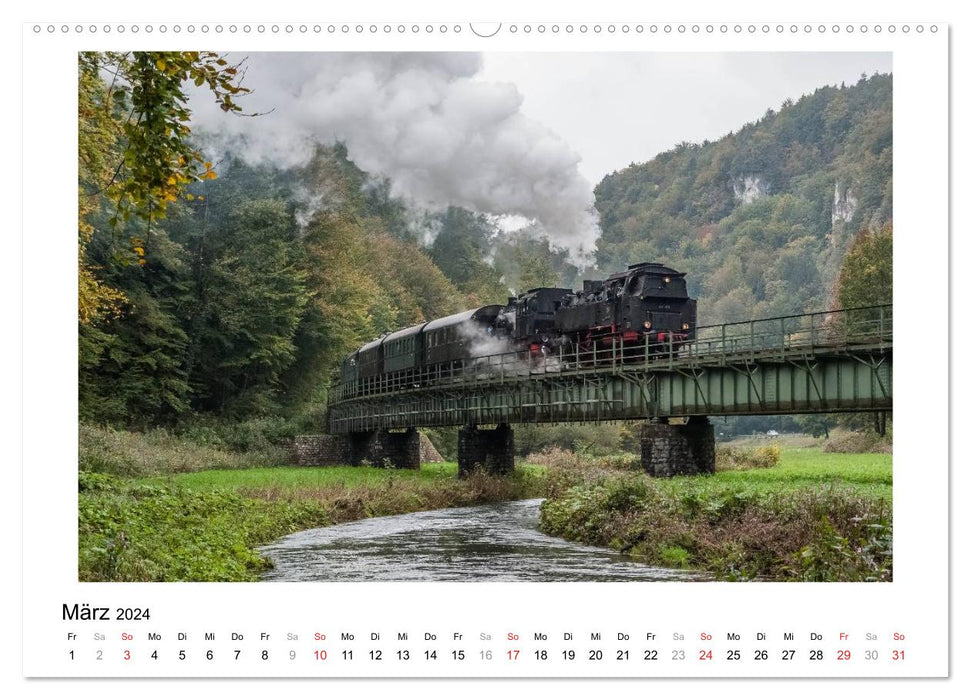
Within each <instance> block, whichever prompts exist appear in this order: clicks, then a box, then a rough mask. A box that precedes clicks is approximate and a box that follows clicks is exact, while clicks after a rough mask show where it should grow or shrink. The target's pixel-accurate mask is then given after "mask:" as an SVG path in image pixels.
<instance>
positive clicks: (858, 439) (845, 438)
mask: <svg viewBox="0 0 971 700" xmlns="http://www.w3.org/2000/svg"><path fill="white" fill-rule="evenodd" d="M823 452H837V453H843V454H865V453H880V454H890V453H892V452H893V441H892V440H891V439H890V438H889V437H881V436H880V435H877V433H876V432H874V431H872V430H866V431H861V432H838V433H836V432H834V433H833V434H832V436H831V437H830V439H829V440H827V441H826V442H825V443H824V444H823Z"/></svg>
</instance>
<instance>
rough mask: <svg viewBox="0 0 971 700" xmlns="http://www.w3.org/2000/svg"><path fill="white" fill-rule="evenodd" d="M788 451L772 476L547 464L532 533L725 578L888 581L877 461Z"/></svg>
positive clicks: (886, 468)
mask: <svg viewBox="0 0 971 700" xmlns="http://www.w3.org/2000/svg"><path fill="white" fill-rule="evenodd" d="M800 452H802V454H799V455H798V456H797V458H796V459H795V460H793V461H792V462H791V463H787V461H788V460H787V458H788V456H789V455H788V453H783V455H782V459H781V460H780V465H779V466H778V467H766V468H756V469H747V470H728V471H723V472H719V473H717V474H713V475H710V476H692V477H678V478H674V479H653V478H651V477H648V476H646V475H644V474H638V473H634V472H628V471H620V470H611V469H605V468H603V466H602V465H591V464H584V463H583V461H582V460H577V459H575V458H568V459H562V460H559V461H553V462H551V463H550V464H549V465H548V469H549V474H548V481H549V491H548V496H549V497H548V499H547V500H546V501H545V502H544V504H543V506H542V509H541V527H542V529H543V531H544V532H546V533H547V534H550V535H555V536H559V537H564V538H566V539H570V540H576V541H581V542H584V543H587V544H594V545H600V546H607V547H612V548H614V549H617V550H620V551H622V552H626V553H628V554H631V555H632V556H635V557H637V558H640V559H642V560H644V561H645V562H648V563H652V564H655V565H659V566H672V565H677V566H685V567H691V568H699V569H707V570H709V571H712V572H714V573H715V574H716V575H717V576H718V577H719V578H722V579H725V580H749V579H769V580H796V581H886V580H891V578H892V575H893V551H892V541H893V527H892V500H891V493H892V486H891V475H890V464H889V457H884V456H883V455H868V456H862V455H824V454H823V453H821V452H819V451H818V450H813V451H809V450H804V451H800ZM808 452H812V453H813V455H812V456H810V455H808V454H805V453H808ZM811 457H815V458H816V459H821V460H822V461H823V462H824V463H823V464H822V465H820V466H819V467H818V468H817V466H816V465H815V464H814V463H813V461H812V459H811ZM861 457H878V458H880V459H878V460H877V461H876V463H869V464H866V463H861V460H860V459H859V458H861ZM840 463H842V464H840Z"/></svg>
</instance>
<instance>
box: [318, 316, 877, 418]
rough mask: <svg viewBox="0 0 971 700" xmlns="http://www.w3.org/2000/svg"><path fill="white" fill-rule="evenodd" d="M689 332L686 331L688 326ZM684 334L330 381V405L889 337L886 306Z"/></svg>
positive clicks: (809, 350) (835, 348)
mask: <svg viewBox="0 0 971 700" xmlns="http://www.w3.org/2000/svg"><path fill="white" fill-rule="evenodd" d="M689 332H690V331H689ZM692 335H693V337H691V338H690V339H688V340H683V336H681V338H678V337H674V336H672V335H671V334H666V336H665V337H664V338H663V339H662V340H658V339H656V338H655V339H654V340H652V341H651V342H646V343H645V342H644V341H640V342H636V341H635V342H630V341H626V342H625V341H624V340H623V338H622V337H620V338H610V339H608V340H592V341H589V342H587V343H568V344H562V345H558V346H555V347H552V348H544V349H543V351H542V352H539V353H536V352H532V351H529V350H516V351H510V352H504V353H496V354H492V355H484V356H480V357H474V358H468V359H462V360H454V361H451V362H447V363H440V364H436V365H432V366H429V367H421V368H417V369H410V370H402V371H399V372H393V373H390V374H383V375H381V376H378V377H370V378H359V379H358V380H357V381H356V382H349V383H340V384H337V385H336V386H335V387H334V388H333V390H332V391H331V398H330V403H338V402H341V401H344V400H348V399H352V398H362V397H370V396H379V395H383V394H388V393H394V392H401V391H411V390H418V389H424V388H431V387H448V386H451V385H455V384H462V385H475V384H478V383H494V382H505V381H509V380H515V379H519V378H524V377H533V376H536V375H556V374H562V373H566V372H570V373H582V372H602V371H605V370H610V371H615V372H616V371H625V370H628V369H648V370H650V369H657V370H663V369H675V368H677V367H684V366H701V365H706V364H707V365H711V364H718V365H727V364H734V363H744V362H754V361H767V360H768V361H773V360H775V361H786V360H795V359H799V358H806V357H811V356H812V355H814V354H815V353H817V352H841V351H847V350H850V349H855V348H866V349H878V350H883V349H886V348H888V347H892V343H893V307H892V306H891V305H889V304H887V305H882V306H868V307H860V308H853V309H837V310H833V311H820V312H814V313H809V314H797V315H790V316H777V317H774V318H765V319H757V320H752V321H741V322H735V323H723V324H719V325H714V326H699V327H698V328H696V329H695V331H694V333H693V334H692Z"/></svg>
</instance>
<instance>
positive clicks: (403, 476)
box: [139, 462, 458, 491]
mask: <svg viewBox="0 0 971 700" xmlns="http://www.w3.org/2000/svg"><path fill="white" fill-rule="evenodd" d="M457 474H458V465H457V464H456V463H454V462H438V463H434V464H423V465H422V466H421V469H381V468H377V467H256V468H253V469H209V470H207V471H201V472H191V473H185V474H173V475H170V476H164V477H150V478H145V479H140V480H139V481H141V482H142V483H148V484H152V483H156V484H157V483H171V484H177V485H179V486H184V487H185V488H190V489H233V490H249V489H260V488H266V487H268V486H272V487H276V488H280V489H290V490H293V491H300V490H304V489H318V488H322V487H341V488H354V487H358V486H380V485H381V484H383V483H385V482H386V481H388V480H389V479H392V480H395V481H398V482H400V483H402V484H405V483H414V482H419V483H435V482H441V481H445V480H450V479H454V478H455V477H456V475H457Z"/></svg>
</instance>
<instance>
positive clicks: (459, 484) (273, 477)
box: [78, 463, 545, 581]
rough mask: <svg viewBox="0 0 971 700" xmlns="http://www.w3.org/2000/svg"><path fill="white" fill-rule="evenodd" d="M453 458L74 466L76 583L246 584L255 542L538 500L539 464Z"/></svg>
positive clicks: (254, 564) (259, 562)
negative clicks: (507, 468) (469, 466)
mask: <svg viewBox="0 0 971 700" xmlns="http://www.w3.org/2000/svg"><path fill="white" fill-rule="evenodd" d="M457 471H458V467H457V465H456V464H454V463H438V464H427V465H423V466H422V468H421V469H420V470H416V471H411V470H391V469H380V468H373V467H320V468H312V467H265V468H249V469H211V470H204V471H196V472H186V473H179V474H169V475H165V476H150V477H140V478H138V477H136V478H125V477H119V476H114V475H109V474H101V473H93V472H87V471H83V472H81V474H80V477H79V494H78V539H79V541H78V578H79V579H80V580H82V581H255V580H257V579H258V578H259V575H260V573H261V572H263V571H264V570H266V569H267V568H268V567H269V566H270V563H269V561H268V560H267V559H265V558H264V557H262V556H261V555H260V554H259V553H258V552H257V551H256V548H257V547H259V546H260V545H264V544H267V543H268V542H271V541H273V540H275V539H277V538H279V537H282V536H284V535H287V534H290V533H292V532H296V531H298V530H305V529H308V528H314V527H324V526H327V525H334V524H337V523H343V522H348V521H351V520H360V519H362V518H368V517H374V516H381V515H398V514H402V513H411V512H415V511H423V510H435V509H439V508H451V507H456V506H470V505H480V504H484V503H496V502H501V501H510V500H520V499H526V498H538V497H541V496H543V495H545V478H544V477H543V470H542V469H539V468H536V467H530V466H528V465H526V466H521V467H518V468H517V469H516V472H515V473H514V474H512V475H511V476H509V477H505V478H499V477H491V476H488V475H485V474H475V475H473V476H472V477H470V478H468V479H461V480H460V479H457V478H456V475H457Z"/></svg>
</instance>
